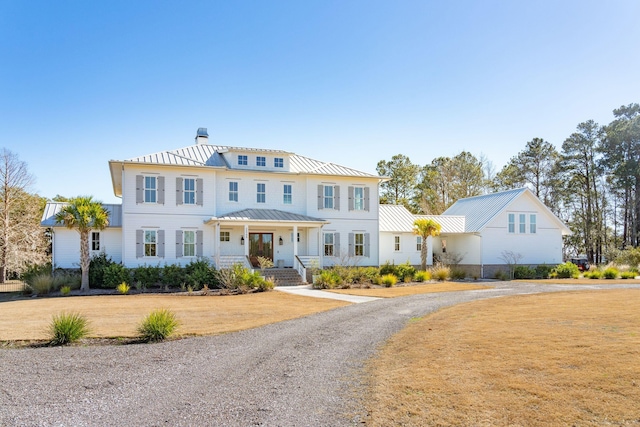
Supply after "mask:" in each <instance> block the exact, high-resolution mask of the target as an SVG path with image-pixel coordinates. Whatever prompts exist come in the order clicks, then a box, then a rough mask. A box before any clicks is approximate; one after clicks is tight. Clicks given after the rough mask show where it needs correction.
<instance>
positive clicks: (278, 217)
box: [207, 209, 329, 282]
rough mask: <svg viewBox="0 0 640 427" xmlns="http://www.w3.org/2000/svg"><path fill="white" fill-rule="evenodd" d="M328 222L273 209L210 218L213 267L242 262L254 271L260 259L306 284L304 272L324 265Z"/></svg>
mask: <svg viewBox="0 0 640 427" xmlns="http://www.w3.org/2000/svg"><path fill="white" fill-rule="evenodd" d="M328 223H329V222H328V221H326V220H323V219H319V218H312V217H308V216H305V215H300V214H294V213H291V212H284V211H279V210H275V209H245V210H242V211H238V212H232V213H229V214H227V215H224V216H220V217H214V218H211V219H210V220H209V221H207V224H208V225H211V226H213V227H214V236H215V237H214V247H213V251H212V252H213V262H214V264H215V266H216V268H227V267H229V266H231V265H233V264H235V263H241V264H243V265H245V266H246V267H248V268H251V269H255V268H259V262H258V258H259V257H263V258H266V259H268V260H271V261H272V262H273V265H274V267H277V268H280V269H283V268H291V269H294V270H296V271H297V272H298V274H299V275H300V277H302V278H303V280H304V281H305V282H306V281H308V279H307V276H308V274H307V270H308V269H310V268H311V267H322V265H323V257H322V253H323V246H322V241H323V240H322V228H323V226H324V225H325V224H328ZM309 276H310V275H309ZM309 279H310V277H309Z"/></svg>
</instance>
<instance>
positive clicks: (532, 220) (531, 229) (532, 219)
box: [529, 214, 537, 234]
mask: <svg viewBox="0 0 640 427" xmlns="http://www.w3.org/2000/svg"><path fill="white" fill-rule="evenodd" d="M536 231H537V230H536V214H531V215H529V233H531V234H536Z"/></svg>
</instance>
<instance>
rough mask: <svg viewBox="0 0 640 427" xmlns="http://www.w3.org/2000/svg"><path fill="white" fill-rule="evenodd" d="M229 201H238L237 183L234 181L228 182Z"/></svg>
mask: <svg viewBox="0 0 640 427" xmlns="http://www.w3.org/2000/svg"><path fill="white" fill-rule="evenodd" d="M229 201H230V202H237V201H238V183H237V182H235V181H229Z"/></svg>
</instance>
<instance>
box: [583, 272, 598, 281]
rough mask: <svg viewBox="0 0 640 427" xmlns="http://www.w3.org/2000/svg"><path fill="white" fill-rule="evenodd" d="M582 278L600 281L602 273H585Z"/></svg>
mask: <svg viewBox="0 0 640 427" xmlns="http://www.w3.org/2000/svg"><path fill="white" fill-rule="evenodd" d="M583 276H584V278H585V279H601V278H602V271H600V270H593V271H585V272H584V274H583Z"/></svg>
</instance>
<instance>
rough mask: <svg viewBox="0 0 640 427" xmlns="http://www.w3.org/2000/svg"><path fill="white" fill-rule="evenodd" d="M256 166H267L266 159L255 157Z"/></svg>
mask: <svg viewBox="0 0 640 427" xmlns="http://www.w3.org/2000/svg"><path fill="white" fill-rule="evenodd" d="M256 166H267V158H266V157H264V156H257V157H256Z"/></svg>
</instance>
